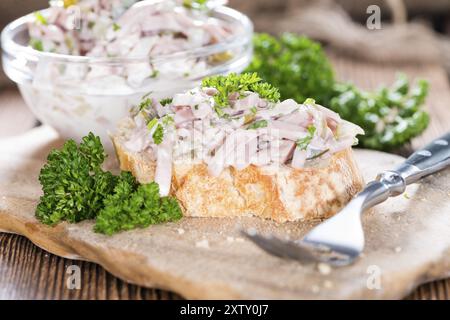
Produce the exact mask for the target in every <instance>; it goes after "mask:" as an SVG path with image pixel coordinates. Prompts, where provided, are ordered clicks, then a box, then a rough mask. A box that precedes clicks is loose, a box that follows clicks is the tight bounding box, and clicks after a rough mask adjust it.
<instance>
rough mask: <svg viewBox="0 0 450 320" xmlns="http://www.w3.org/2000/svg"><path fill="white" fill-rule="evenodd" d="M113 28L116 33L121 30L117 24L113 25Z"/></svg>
mask: <svg viewBox="0 0 450 320" xmlns="http://www.w3.org/2000/svg"><path fill="white" fill-rule="evenodd" d="M112 27H113V30H114V31H115V32H117V31H119V30H120V28H121V27H120V25H119V24H118V23H116V22H114V23H113V25H112Z"/></svg>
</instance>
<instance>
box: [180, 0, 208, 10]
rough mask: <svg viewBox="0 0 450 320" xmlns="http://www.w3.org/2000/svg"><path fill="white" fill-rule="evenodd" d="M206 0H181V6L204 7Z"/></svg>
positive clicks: (189, 7)
mask: <svg viewBox="0 0 450 320" xmlns="http://www.w3.org/2000/svg"><path fill="white" fill-rule="evenodd" d="M207 2H208V0H183V6H184V7H186V8H188V9H202V10H203V9H206V3H207Z"/></svg>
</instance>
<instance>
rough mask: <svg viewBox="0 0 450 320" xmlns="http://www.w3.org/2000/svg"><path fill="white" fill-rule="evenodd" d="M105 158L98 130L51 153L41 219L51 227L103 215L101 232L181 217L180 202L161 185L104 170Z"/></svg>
mask: <svg viewBox="0 0 450 320" xmlns="http://www.w3.org/2000/svg"><path fill="white" fill-rule="evenodd" d="M105 158H106V154H105V151H104V148H103V145H102V144H101V141H100V138H99V137H97V136H95V135H94V134H92V133H89V134H88V135H87V136H86V137H84V138H83V139H82V142H81V143H80V145H79V146H78V145H77V144H76V142H75V141H74V140H68V141H67V142H66V143H65V144H64V146H63V147H62V148H61V149H60V150H53V151H52V152H50V154H49V155H48V158H47V163H46V164H45V165H44V167H43V168H42V169H41V172H40V175H39V181H40V183H41V185H42V190H43V193H44V194H43V195H42V197H41V198H40V202H39V204H38V206H37V208H36V217H37V218H38V219H39V220H40V221H42V222H43V223H45V224H48V225H55V224H57V223H58V222H61V221H68V222H71V223H76V222H80V221H83V220H87V219H95V218H97V221H96V226H95V231H97V232H101V233H105V234H108V235H110V234H113V233H115V232H118V231H121V230H130V229H133V228H136V227H146V226H148V225H150V224H153V223H159V222H165V221H175V220H178V219H180V218H181V210H180V208H179V205H178V202H177V201H176V200H175V199H174V198H170V197H163V198H160V196H159V188H158V185H157V184H156V183H150V184H145V185H140V184H139V183H138V182H137V181H136V180H135V178H134V177H133V176H132V175H131V173H129V172H122V173H121V174H120V175H119V176H114V175H113V174H112V173H111V172H108V171H104V170H103V169H102V168H101V166H102V164H103V162H104V160H105ZM149 208H151V210H150V209H149Z"/></svg>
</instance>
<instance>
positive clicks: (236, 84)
mask: <svg viewBox="0 0 450 320" xmlns="http://www.w3.org/2000/svg"><path fill="white" fill-rule="evenodd" d="M202 87H209V88H215V89H216V90H217V91H218V93H217V94H216V95H214V101H215V104H216V106H215V111H216V112H217V113H218V114H219V116H223V109H224V108H226V107H229V105H230V100H229V97H230V95H231V94H236V93H237V94H240V95H242V94H244V92H246V91H251V92H255V93H257V94H258V95H259V96H260V97H261V98H262V99H266V100H268V101H271V102H277V101H279V100H280V93H279V91H278V89H277V88H275V87H274V86H272V85H271V84H268V83H266V82H264V81H263V80H262V79H261V78H260V77H259V76H258V75H257V74H256V73H243V74H235V73H231V74H229V75H226V76H214V77H209V78H205V79H203V82H202Z"/></svg>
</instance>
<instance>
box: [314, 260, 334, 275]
mask: <svg viewBox="0 0 450 320" xmlns="http://www.w3.org/2000/svg"><path fill="white" fill-rule="evenodd" d="M317 270H319V272H320V273H321V274H323V275H329V274H330V273H331V266H330V265H329V264H326V263H323V262H321V263H319V264H318V265H317Z"/></svg>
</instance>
